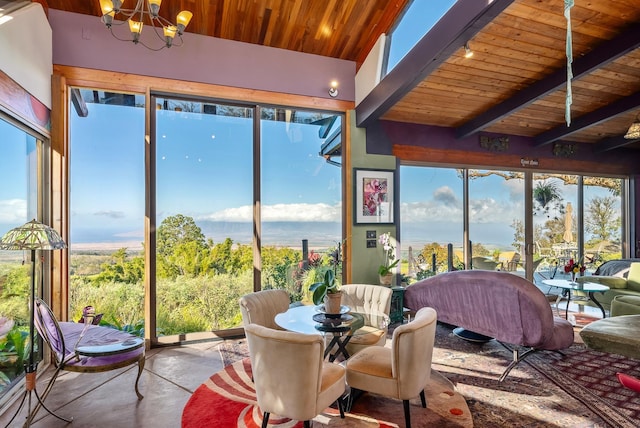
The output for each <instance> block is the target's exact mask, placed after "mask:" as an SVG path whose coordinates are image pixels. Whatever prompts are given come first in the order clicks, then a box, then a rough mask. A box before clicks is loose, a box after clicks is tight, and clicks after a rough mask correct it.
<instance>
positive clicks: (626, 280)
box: [576, 262, 640, 311]
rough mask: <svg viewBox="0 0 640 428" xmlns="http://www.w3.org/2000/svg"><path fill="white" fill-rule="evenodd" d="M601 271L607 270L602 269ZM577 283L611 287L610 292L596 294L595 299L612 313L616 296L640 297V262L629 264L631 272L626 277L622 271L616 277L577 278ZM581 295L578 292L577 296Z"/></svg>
mask: <svg viewBox="0 0 640 428" xmlns="http://www.w3.org/2000/svg"><path fill="white" fill-rule="evenodd" d="M606 264H607V263H605V264H603V265H602V266H601V267H604V265H606ZM598 269H600V268H598ZM600 271H606V270H605V269H600ZM596 272H598V271H596ZM576 281H577V282H579V283H585V282H595V283H597V284H602V285H606V286H607V287H609V290H607V291H605V292H604V293H595V295H594V297H595V298H596V300H597V301H598V302H599V303H600V304H601V305H602V307H603V308H605V310H607V311H611V302H612V301H613V299H614V298H615V297H616V296H636V297H640V262H631V263H629V270H628V272H626V277H625V275H624V273H622V271H619V272H618V273H617V274H614V275H588V276H581V277H578V278H576ZM579 293H580V292H576V294H579Z"/></svg>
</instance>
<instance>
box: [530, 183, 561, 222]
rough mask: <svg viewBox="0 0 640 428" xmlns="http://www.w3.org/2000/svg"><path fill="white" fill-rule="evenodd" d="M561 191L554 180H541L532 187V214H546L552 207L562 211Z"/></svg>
mask: <svg viewBox="0 0 640 428" xmlns="http://www.w3.org/2000/svg"><path fill="white" fill-rule="evenodd" d="M561 200H562V193H561V192H560V189H558V186H557V184H556V183H554V182H546V181H545V182H541V183H538V184H536V188H535V189H533V201H534V204H535V207H534V214H546V215H547V217H548V216H549V210H550V209H552V208H555V209H558V210H560V211H562V204H561Z"/></svg>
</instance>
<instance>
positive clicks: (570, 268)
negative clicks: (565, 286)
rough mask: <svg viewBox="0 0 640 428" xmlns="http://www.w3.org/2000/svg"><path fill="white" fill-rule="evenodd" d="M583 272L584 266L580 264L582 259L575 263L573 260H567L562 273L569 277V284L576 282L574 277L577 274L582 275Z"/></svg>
mask: <svg viewBox="0 0 640 428" xmlns="http://www.w3.org/2000/svg"><path fill="white" fill-rule="evenodd" d="M584 270H585V266H584V264H583V263H582V259H580V260H578V261H577V262H576V261H574V260H573V259H569V261H568V262H567V264H566V265H564V272H565V273H568V274H570V275H571V282H576V275H577V274H578V273H583V272H584Z"/></svg>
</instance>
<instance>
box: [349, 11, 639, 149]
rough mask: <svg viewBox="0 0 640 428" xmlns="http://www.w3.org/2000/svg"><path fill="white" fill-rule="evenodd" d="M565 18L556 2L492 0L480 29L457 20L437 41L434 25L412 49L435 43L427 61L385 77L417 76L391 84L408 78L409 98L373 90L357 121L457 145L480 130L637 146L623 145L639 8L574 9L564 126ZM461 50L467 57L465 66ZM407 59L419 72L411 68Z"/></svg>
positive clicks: (635, 96) (634, 92)
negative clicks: (438, 133)
mask: <svg viewBox="0 0 640 428" xmlns="http://www.w3.org/2000/svg"><path fill="white" fill-rule="evenodd" d="M464 3H467V4H466V5H465V4H464ZM470 3H471V1H470V0H458V3H457V5H456V6H455V7H454V8H452V9H451V11H450V12H449V13H450V14H451V15H453V19H454V20H455V14H456V13H457V14H458V15H461V10H460V9H458V10H456V8H459V7H467V8H468V7H469V6H471V4H470ZM492 8H493V10H492ZM563 12H564V1H563V0H544V1H543V0H494V2H493V3H492V4H491V5H490V6H489V7H487V8H486V9H485V10H483V11H482V12H481V13H480V14H479V16H482V15H484V18H485V19H484V21H487V23H486V25H484V24H483V19H482V18H481V19H478V20H477V22H476V23H475V24H474V23H470V22H467V23H464V22H461V23H459V25H460V26H459V28H458V29H457V30H459V31H458V33H457V34H456V35H455V36H454V37H450V38H448V39H447V40H445V41H444V42H442V41H441V39H442V37H441V36H442V34H443V30H442V29H439V28H437V26H436V27H434V29H433V30H432V31H431V32H430V33H429V34H427V36H426V37H425V38H424V39H423V40H422V41H421V42H420V43H419V45H420V44H423V47H424V49H422V52H412V53H414V54H420V53H425V52H428V49H426V48H427V47H428V46H431V47H433V46H434V45H437V44H438V43H440V44H441V50H440V51H438V52H436V55H434V56H433V57H425V55H421V56H419V57H417V56H418V55H411V53H410V54H409V55H408V56H407V57H406V58H405V61H406V63H405V64H402V63H401V64H399V65H398V67H397V69H396V70H394V71H393V72H392V73H394V72H396V71H398V72H399V74H401V73H402V72H403V70H402V68H403V65H404V66H405V67H404V68H405V69H408V68H413V69H422V70H423V71H422V73H421V75H420V76H418V77H417V78H416V77H404V78H403V77H396V78H395V79H391V80H396V81H404V82H405V86H406V81H407V80H408V79H410V78H414V79H415V80H414V82H413V83H412V84H411V85H409V87H410V90H404V89H402V88H400V87H399V86H395V87H387V88H386V90H385V91H384V92H385V93H384V94H382V96H380V93H381V92H383V89H384V88H377V89H378V92H379V94H373V95H372V96H370V97H369V99H365V100H364V102H363V103H361V104H360V105H359V106H358V107H357V109H356V112H357V113H358V123H359V124H360V125H362V124H366V123H367V122H370V121H371V120H372V119H378V118H381V119H386V120H393V121H400V122H409V123H419V124H426V125H435V126H442V127H450V128H455V129H456V135H457V136H458V137H465V136H468V135H472V134H474V133H477V132H479V131H485V132H494V133H498V134H503V135H519V136H525V137H532V138H533V140H534V143H535V145H536V146H541V145H546V144H550V143H552V142H554V141H559V140H564V141H570V142H576V143H590V144H596V146H595V147H594V150H595V151H606V150H610V149H613V148H616V147H622V146H627V147H635V148H637V147H640V146H639V144H638V141H634V140H627V139H624V138H623V136H624V134H625V133H626V131H627V129H628V128H629V125H630V124H631V123H632V122H633V121H634V119H635V118H636V116H637V115H638V114H639V113H640V49H639V46H640V0H592V1H580V0H576V1H575V6H574V7H573V8H572V9H571V11H570V14H571V29H572V31H571V35H572V40H573V42H572V48H573V64H572V69H573V75H574V78H573V80H572V85H571V89H572V98H573V103H572V105H571V126H569V127H568V126H567V124H566V122H565V98H566V93H567V89H566V81H567V71H566V70H567V69H566V67H567V56H566V49H565V47H566V37H567V21H566V18H565V16H564V14H563ZM443 19H446V16H445V18H443ZM458 21H459V20H458ZM450 32H451V31H450ZM465 42H468V43H469V47H470V48H471V50H472V51H473V53H474V55H473V56H472V57H471V58H465V55H464V53H465V50H464V48H463V46H464V44H465ZM417 50H418V51H419V50H420V47H419V46H418V49H417ZM432 51H433V48H432ZM442 52H448V53H449V54H447V55H441V53H442ZM412 61H419V62H421V63H422V67H420V66H416V65H414V66H413V67H408V65H411V62H412ZM415 74H416V73H415V72H414V73H413V75H414V76H415ZM389 77H391V75H390V76H389ZM381 86H383V85H381ZM374 92H375V91H374Z"/></svg>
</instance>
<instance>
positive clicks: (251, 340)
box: [245, 324, 346, 428]
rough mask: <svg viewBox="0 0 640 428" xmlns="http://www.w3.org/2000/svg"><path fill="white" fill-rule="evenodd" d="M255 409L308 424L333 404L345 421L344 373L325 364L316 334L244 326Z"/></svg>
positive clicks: (319, 336)
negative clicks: (336, 403) (343, 398)
mask: <svg viewBox="0 0 640 428" xmlns="http://www.w3.org/2000/svg"><path fill="white" fill-rule="evenodd" d="M245 334H246V336H247V342H248V344H249V356H250V358H251V370H252V373H253V379H254V383H255V388H256V397H257V401H258V406H259V407H260V409H262V411H263V412H264V416H263V420H262V427H263V428H266V426H267V424H268V421H269V415H270V414H271V413H274V414H276V415H279V416H282V417H286V418H290V419H294V420H298V421H304V426H305V428H307V427H309V426H310V423H309V421H310V420H311V419H313V418H314V417H316V415H318V414H320V413H321V412H322V411H323V410H324V409H326V408H327V407H328V406H329V405H330V404H331V403H333V402H334V401H337V402H338V407H339V409H340V417H342V418H344V408H343V404H342V398H341V397H342V395H343V394H344V392H345V389H346V384H345V369H344V367H342V366H341V365H339V364H333V363H328V362H324V339H323V338H322V336H321V335H319V334H302V333H295V332H291V331H279V330H274V329H270V328H267V327H263V326H261V325H257V324H249V325H247V326H245Z"/></svg>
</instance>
